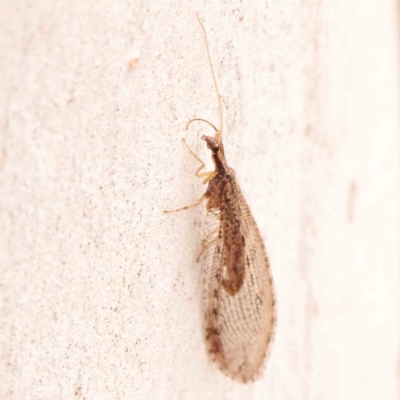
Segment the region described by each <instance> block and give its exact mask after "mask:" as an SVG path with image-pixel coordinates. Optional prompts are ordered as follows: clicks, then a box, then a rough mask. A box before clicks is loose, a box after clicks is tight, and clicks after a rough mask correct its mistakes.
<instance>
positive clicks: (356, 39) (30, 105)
mask: <svg viewBox="0 0 400 400" xmlns="http://www.w3.org/2000/svg"><path fill="white" fill-rule="evenodd" d="M195 11H198V13H199V15H200V17H201V18H202V20H203V21H204V23H205V26H206V29H207V32H208V38H209V42H210V51H211V57H212V60H213V62H214V67H215V71H216V75H217V81H218V85H219V88H220V92H221V95H222V98H223V113H224V143H225V150H226V155H227V160H228V162H229V163H230V165H231V166H232V168H234V169H235V171H236V173H237V177H238V181H239V183H240V184H241V187H242V190H243V192H244V194H245V196H246V198H247V200H248V203H249V204H250V207H251V209H252V211H253V213H254V216H255V218H256V220H257V222H258V225H259V227H260V231H261V233H262V236H263V238H264V240H265V244H266V248H267V251H268V254H269V257H270V261H271V266H272V272H273V275H274V279H275V283H276V290H277V307H278V325H277V332H276V338H275V342H274V345H273V349H272V353H271V356H270V359H269V362H268V365H267V367H266V370H265V373H264V376H263V378H262V379H261V380H260V381H258V382H257V383H255V384H250V385H240V384H237V383H234V382H232V381H230V380H229V379H228V378H226V377H225V376H223V375H222V374H221V373H220V372H219V370H218V369H217V368H216V367H215V366H214V365H213V364H212V363H211V362H210V360H209V359H208V357H207V354H206V350H205V345H204V340H203V333H202V310H201V299H202V273H201V263H196V256H197V254H198V252H199V249H200V243H201V238H202V224H203V219H204V218H203V217H204V209H203V207H199V208H198V209H194V210H190V211H187V212H182V213H177V214H172V215H164V214H163V213H162V212H163V210H165V209H169V208H176V207H180V206H183V205H187V204H190V203H192V202H194V201H196V200H197V199H198V198H199V197H200V196H201V195H202V193H204V190H205V188H204V186H203V185H202V184H201V181H200V180H197V179H196V178H195V176H194V172H195V170H196V168H198V163H197V162H196V160H195V159H193V158H192V157H190V155H189V154H188V152H187V151H186V150H185V148H184V146H183V145H182V143H181V138H183V137H184V138H185V139H186V141H187V143H188V144H189V145H190V146H191V148H192V149H193V150H194V151H195V152H196V153H197V154H198V155H199V156H200V157H201V158H202V159H203V160H205V161H206V162H207V168H210V167H211V163H210V155H209V152H208V151H207V149H206V148H205V145H204V142H202V141H201V140H200V137H201V135H202V134H211V133H212V130H211V131H210V130H209V128H208V127H207V126H206V125H193V126H191V127H190V129H189V130H188V131H185V129H184V128H185V125H186V123H187V121H188V120H189V119H191V118H194V117H200V118H205V119H207V120H210V121H211V122H213V123H215V124H218V112H217V104H216V96H215V92H214V89H213V84H212V79H211V75H210V70H209V67H208V64H207V57H206V52H205V47H204V42H203V38H202V32H201V29H200V27H199V24H198V22H197V19H196V16H195V13H194V12H195ZM396 15H398V9H397V7H396V2H395V1H394V0H383V1H380V2H375V1H372V0H366V1H363V2H359V1H355V0H350V1H349V0H339V1H333V0H322V1H319V2H315V1H311V0H310V1H303V2H297V1H289V2H277V1H270V0H268V1H265V2H261V1H256V2H250V1H238V0H234V1H226V0H224V1H222V2H217V3H216V2H210V1H193V2H184V1H165V2H159V1H148V2H142V1H135V0H134V1H130V2H128V1H120V0H101V1H97V2H94V1H89V2H77V1H65V0H61V1H56V2H55V1H48V0H38V1H35V2H29V1H27V0H16V1H9V0H5V1H3V2H2V3H1V5H0V71H1V74H0V229H1V231H0V398H1V399H6V400H20V399H73V398H76V399H152V400H153V399H185V400H186V399H194V400H204V399H207V400H208V399H210V400H218V399H227V400H228V399H229V400H232V399H245V400H248V399H269V400H273V399H279V400H282V399H296V400H297V399H322V398H323V399H332V400H337V399H341V400H343V399H351V400H354V399H371V400H376V399H378V398H381V399H386V400H389V399H397V398H398V395H399V393H398V372H397V371H398V368H397V365H398V356H399V354H398V349H399V338H400V335H399V315H400V313H399V304H400V299H399V293H400V290H399V252H398V243H399V204H400V202H399V182H400V181H399V110H400V106H399V98H398V87H399V62H398V48H399V40H398V32H399V31H400V30H399V26H398V20H396V17H395V16H396Z"/></svg>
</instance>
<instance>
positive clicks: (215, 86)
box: [186, 12, 223, 143]
mask: <svg viewBox="0 0 400 400" xmlns="http://www.w3.org/2000/svg"><path fill="white" fill-rule="evenodd" d="M196 16H197V19H198V20H199V24H200V26H201V29H202V30H203V35H204V42H205V44H206V50H207V57H208V63H209V65H210V69H211V74H212V78H213V81H214V88H215V92H216V94H217V100H218V110H219V126H220V129H216V128H215V126H214V125H213V124H212V123H211V122H208V121H206V120H204V119H200V118H196V119H192V120H190V121H189V122H188V124H187V125H186V129H187V128H188V126H189V124H190V123H191V122H192V121H203V122H206V123H208V124H209V125H211V126H212V127H213V128H214V129H215V131H216V133H215V136H216V137H217V139H218V142H219V143H221V142H222V127H223V118H222V102H221V95H220V94H219V90H218V85H217V80H216V79H215V73H214V67H213V64H212V62H211V56H210V49H209V47H208V39H207V33H206V29H205V28H204V25H203V23H202V22H201V19H200V17H199V14H197V12H196Z"/></svg>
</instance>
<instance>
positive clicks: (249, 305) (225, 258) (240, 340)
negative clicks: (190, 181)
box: [204, 179, 276, 382]
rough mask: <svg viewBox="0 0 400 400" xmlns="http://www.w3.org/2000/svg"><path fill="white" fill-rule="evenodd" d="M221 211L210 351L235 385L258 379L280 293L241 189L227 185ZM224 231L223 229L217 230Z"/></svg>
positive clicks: (210, 284)
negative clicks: (277, 296)
mask: <svg viewBox="0 0 400 400" xmlns="http://www.w3.org/2000/svg"><path fill="white" fill-rule="evenodd" d="M221 197H222V198H221V201H220V202H219V201H216V202H215V204H219V206H220V207H219V209H215V208H214V209H210V210H209V212H208V214H207V219H206V231H207V233H206V236H207V235H208V234H209V233H210V232H213V231H214V237H213V239H214V241H213V242H212V245H210V246H209V247H208V248H207V249H206V253H205V267H204V281H205V282H204V283H205V287H204V306H205V331H206V342H207V346H208V351H209V353H210V354H211V356H212V358H213V359H214V361H216V363H217V364H218V365H219V367H220V368H221V370H222V371H223V372H224V373H225V374H227V375H228V376H230V377H232V378H233V379H235V380H238V381H241V382H248V381H252V380H254V379H255V378H257V377H258V375H259V373H260V372H261V370H262V367H263V364H264V361H265V359H266V357H267V354H268V351H269V348H270V344H271V340H272V336H273V333H274V327H275V319H276V316H275V292H274V286H273V282H272V277H271V273H270V268H269V263H268V259H267V256H266V253H265V248H264V243H263V240H262V238H261V235H260V232H259V230H258V227H257V225H256V223H255V221H254V219H253V216H252V214H251V212H250V210H249V207H248V205H247V203H246V201H245V199H244V198H243V195H242V193H241V191H240V188H239V186H238V185H237V183H236V181H235V180H234V179H233V180H232V181H231V182H228V183H226V184H225V187H224V190H223V191H222V193H221ZM217 228H219V229H217Z"/></svg>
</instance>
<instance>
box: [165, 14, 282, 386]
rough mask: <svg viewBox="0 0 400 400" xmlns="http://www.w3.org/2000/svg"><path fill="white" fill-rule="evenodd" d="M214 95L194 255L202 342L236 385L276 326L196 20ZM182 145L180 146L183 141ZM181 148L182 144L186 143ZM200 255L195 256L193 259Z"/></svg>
mask: <svg viewBox="0 0 400 400" xmlns="http://www.w3.org/2000/svg"><path fill="white" fill-rule="evenodd" d="M199 22H200V25H201V27H202V29H203V33H204V38H205V42H206V48H207V54H208V58H209V63H210V67H211V72H212V75H213V79H214V85H215V89H216V92H217V97H218V103H219V109H220V123H221V129H220V130H218V129H217V128H215V127H214V125H212V124H211V123H210V122H208V121H205V120H202V119H193V120H191V121H189V123H188V124H187V126H186V128H187V127H188V126H189V124H190V123H191V122H193V121H204V122H206V123H208V124H209V125H211V126H212V127H213V128H214V129H215V131H216V134H215V136H203V137H202V139H203V140H204V141H205V142H206V143H207V147H208V148H209V149H210V150H211V152H212V160H213V163H214V167H215V169H214V171H211V172H203V173H201V172H200V171H201V170H202V169H203V168H204V166H205V165H204V163H203V162H202V161H201V160H200V158H199V157H197V155H195V154H194V153H193V152H192V151H191V150H190V149H189V148H188V150H189V152H190V153H191V154H192V155H193V156H194V157H195V158H196V159H197V160H198V161H199V162H200V163H201V166H200V167H199V168H198V169H197V171H196V176H197V177H199V178H204V181H203V183H208V187H207V190H206V192H205V193H204V195H203V196H202V197H201V198H200V199H199V200H198V201H197V202H196V203H195V204H191V205H189V206H186V207H183V208H180V209H178V210H172V211H166V212H175V211H181V210H185V209H189V208H192V207H195V206H198V205H199V204H201V203H202V202H203V201H206V202H207V203H206V208H207V219H206V233H205V237H204V239H203V243H202V249H201V253H200V255H203V254H204V259H205V266H204V324H205V338H206V343H207V348H208V351H209V353H210V355H211V357H212V359H213V360H214V361H215V362H216V363H217V365H218V366H219V368H220V369H221V371H222V372H223V373H225V374H226V375H227V376H229V377H231V378H232V379H234V380H237V381H239V382H243V383H245V382H250V381H253V380H255V379H257V378H258V377H259V376H260V373H261V371H262V369H263V365H264V364H265V360H266V358H267V356H268V353H269V350H270V347H271V343H272V338H273V335H274V331H275V325H276V307H275V290H274V285H273V281H272V276H271V271H270V266H269V262H268V258H267V255H266V251H265V247H264V243H263V240H262V237H261V234H260V232H259V229H258V227H257V224H256V222H255V221H254V218H253V216H252V214H251V211H250V209H249V207H248V205H247V203H246V201H245V199H244V197H243V194H242V192H241V190H240V187H239V185H238V183H237V181H236V176H235V173H234V171H233V169H232V168H230V167H228V164H227V162H226V159H225V153H224V147H223V144H222V111H221V100H220V96H219V92H218V88H217V84H216V80H215V76H214V71H213V68H212V64H211V60H210V54H209V50H208V42H207V36H206V33H205V30H204V26H203V24H202V23H201V21H200V19H199ZM185 144H186V142H185ZM186 146H187V145H186ZM199 257H200V256H199Z"/></svg>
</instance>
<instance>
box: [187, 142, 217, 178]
mask: <svg viewBox="0 0 400 400" xmlns="http://www.w3.org/2000/svg"><path fill="white" fill-rule="evenodd" d="M182 142H183V144H184V145H185V146H186V149H187V150H188V152H189V153H190V155H191V156H192V157H194V158H195V159H196V160H197V161H198V162H199V163H200V164H201V165H200V167H199V168H197V170H196V177H197V178H205V179H204V181H203V183H208V182H209V181H210V180H211V178H212V177H213V176H214V175H215V171H210V172H202V173H200V171H201V170H202V169H203V168H204V167H205V164H204V162H203V161H202V160H201V158H200V157H199V156H198V155H197V154H196V153H195V152H194V151H193V150H192V149H191V148H190V147H189V146H188V144H187V143H186V141H185V139H182Z"/></svg>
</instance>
